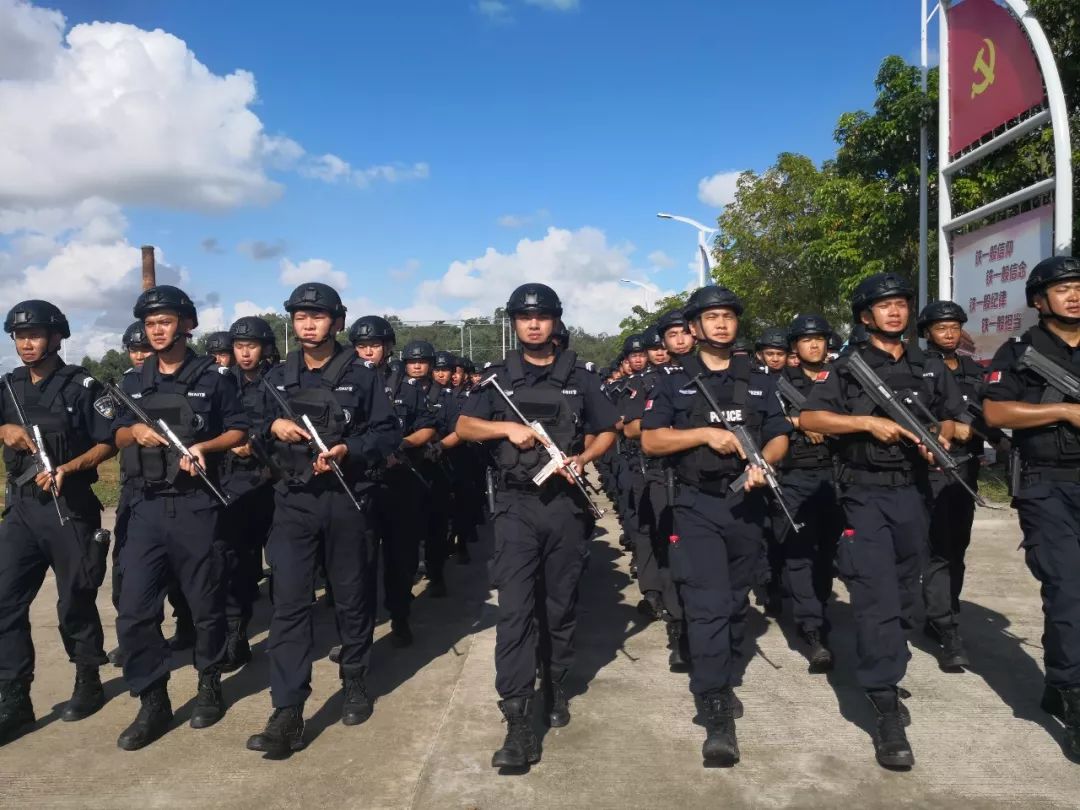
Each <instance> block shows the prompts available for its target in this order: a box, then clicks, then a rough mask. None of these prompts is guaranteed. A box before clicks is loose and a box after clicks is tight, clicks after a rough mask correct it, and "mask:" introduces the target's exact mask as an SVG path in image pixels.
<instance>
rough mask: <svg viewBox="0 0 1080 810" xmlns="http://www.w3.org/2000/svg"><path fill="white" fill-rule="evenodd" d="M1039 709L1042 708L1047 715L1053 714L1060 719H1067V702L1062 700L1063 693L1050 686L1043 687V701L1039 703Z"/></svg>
mask: <svg viewBox="0 0 1080 810" xmlns="http://www.w3.org/2000/svg"><path fill="white" fill-rule="evenodd" d="M1039 708H1041V709H1042V710H1043V711H1044V712H1046V713H1047V714H1052V715H1054V717H1057V718H1058V719H1063V718H1064V717H1065V701H1063V700H1062V699H1061V692H1059V691H1058V690H1057V689H1055V688H1054V687H1052V686H1051V685H1050V684H1046V685H1045V686H1043V694H1042V700H1041V701H1040V702H1039Z"/></svg>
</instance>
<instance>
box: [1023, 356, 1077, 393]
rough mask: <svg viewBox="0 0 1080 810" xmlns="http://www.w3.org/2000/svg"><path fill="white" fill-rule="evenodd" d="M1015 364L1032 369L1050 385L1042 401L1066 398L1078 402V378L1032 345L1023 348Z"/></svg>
mask: <svg viewBox="0 0 1080 810" xmlns="http://www.w3.org/2000/svg"><path fill="white" fill-rule="evenodd" d="M1016 365H1017V366H1019V367H1020V368H1026V369H1028V370H1029V371H1034V372H1035V373H1036V374H1038V375H1039V376H1040V377H1042V378H1043V380H1045V381H1046V383H1047V384H1048V385H1049V386H1050V389H1049V390H1048V391H1047V394H1049V395H1050V396H1049V397H1047V396H1045V395H1044V396H1043V402H1064V401H1065V399H1066V398H1068V399H1071V400H1072V401H1073V402H1080V378H1077V376H1076V375H1075V374H1071V373H1069V371H1068V369H1066V368H1064V367H1062V366H1060V365H1058V364H1057V363H1055V362H1054V361H1053V360H1051V359H1050V358H1049V357H1047V356H1046V355H1045V354H1043V353H1042V352H1040V351H1039V350H1038V349H1036V348H1035V347H1034V346H1028V347H1027V349H1025V350H1024V353H1023V354H1022V355H1020V359H1019V360H1017V361H1016ZM1051 392H1053V393H1051Z"/></svg>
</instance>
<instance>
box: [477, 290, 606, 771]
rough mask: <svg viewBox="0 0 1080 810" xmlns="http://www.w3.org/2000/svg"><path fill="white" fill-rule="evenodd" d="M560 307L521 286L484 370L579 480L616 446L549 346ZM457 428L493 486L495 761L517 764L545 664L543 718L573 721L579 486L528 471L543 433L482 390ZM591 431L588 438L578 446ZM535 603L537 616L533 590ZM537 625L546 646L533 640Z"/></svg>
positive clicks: (570, 356)
mask: <svg viewBox="0 0 1080 810" xmlns="http://www.w3.org/2000/svg"><path fill="white" fill-rule="evenodd" d="M562 311H563V310H562V303H561V302H560V301H559V297H558V295H556V293H555V291H554V290H553V289H551V288H550V287H548V286H547V285H544V284H535V283H530V284H524V285H522V286H520V287H518V288H517V289H516V290H514V292H513V293H512V294H511V295H510V299H509V301H508V302H507V305H506V313H507V315H508V316H510V317H511V318H513V321H514V330H515V334H516V335H517V338H518V342H519V343H520V345H521V348H520V349H518V350H515V351H512V352H510V353H509V354H508V355H507V356H506V358H505V360H503V362H501V363H497V364H495V365H493V366H492V367H491V368H490V369H489V374H492V373H493V374H495V375H496V379H495V383H494V384H495V385H498V386H500V387H501V388H502V389H503V390H504V391H506V392H507V393H508V394H509V395H510V396H511V397H512V400H513V401H514V403H515V404H516V405H517V407H518V408H519V409H520V410H521V411H522V412H523V413H524V414H525V415H526V416H527V417H529V418H530V419H535V420H538V421H540V422H541V423H542V424H543V425H544V427H545V429H546V431H547V433H548V435H549V436H550V437H551V440H552V442H554V444H555V445H556V446H557V447H558V448H559V449H560V450H562V451H563V452H564V453H566V455H567V456H569V461H568V464H572V465H574V468H575V469H576V470H577V472H578V473H579V474H582V471H583V470H584V467H585V465H587V464H588V463H589V462H591V461H593V460H594V459H596V458H599V457H600V456H601V455H603V454H604V453H605V452H606V451H607V450H608V449H609V448H610V447H611V445H612V443H613V442H614V439H615V433H614V428H615V422H616V419H617V414H616V412H615V410H614V408H612V406H611V404H610V403H609V402H608V401H607V400H606V399H605V398H604V396H603V394H602V393H601V392H600V381H599V379H598V378H597V377H596V375H595V374H594V373H593V372H592V370H591V367H590V366H588V365H586V364H585V363H583V362H580V361H578V359H577V356H576V355H575V354H574V352H573V351H570V350H564V351H556V350H555V349H554V347H553V345H552V343H551V335H552V332H553V331H554V330H555V327H556V325H557V324H558V322H559V321H560V319H561V318H562ZM456 431H457V433H458V435H459V436H460V437H461V438H462V439H464V440H466V441H483V442H488V443H489V447H491V450H492V454H493V456H494V458H495V460H496V465H497V467H498V473H499V477H500V479H501V481H500V487H499V492H498V494H497V496H496V504H495V551H494V557H493V559H492V570H491V573H492V580H493V582H494V584H495V587H496V588H497V589H498V591H499V618H498V625H497V629H496V641H495V672H496V675H495V688H496V689H497V691H498V693H499V697H500V698H501V700H500V702H499V708H500V709H501V710H502V713H503V716H504V717H505V718H506V722H507V733H506V739H505V741H504V742H503V745H502V747H501V748H500V749H499V750H497V751H496V752H495V754H494V756H493V757H492V761H491V764H492V766H493V767H499V768H522V767H526V766H528V765H529V764H531V763H534V762H537V761H538V760H539V758H540V751H539V744H538V741H537V738H536V735H535V733H534V732H533V730H532V727H531V709H532V702H533V695H534V688H535V678H536V672H537V663H538V662H537V650H538V648H542V649H544V651H545V654H546V656H549V658H550V660H545V661H542V662H541V663H542V664H543V665H544V667H543V669H544V672H545V684H544V688H545V693H546V697H547V698H548V706H547V707H546V708H547V709H548V711H547V720H548V722H549V723H550V725H552V726H555V727H558V726H565V725H566V724H567V723H568V722H570V711H569V702H568V699H567V695H566V681H565V679H566V673H567V672H568V670H569V669H570V667H571V666H572V664H573V659H574V631H575V628H576V626H577V615H576V607H577V587H578V581H579V579H580V577H581V572H582V569H583V561H584V552H585V545H586V542H587V540H588V532H589V531H590V527H591V525H592V519H591V515H590V513H589V508H588V505H587V503H586V502H585V499H584V497H583V496H582V495H581V493H580V491H579V490H578V489H577V488H576V487H575V486H573V485H572V484H571V483H570V482H569V481H568V480H567V479H566V478H565V477H564V476H568V475H569V473H565V472H558V473H555V474H553V475H552V476H551V477H550V478H548V479H547V481H545V482H544V483H543V484H542V485H541V486H537V485H536V484H535V483H533V480H532V479H533V476H534V475H535V474H536V472H537V471H538V470H540V469H541V468H543V467H544V466H545V464H546V463H547V461H548V460H549V456H548V453H547V452H545V450H544V448H543V447H541V446H540V444H541V442H542V439H541V437H540V435H539V434H538V433H537V432H536V431H535V430H533V429H532V428H530V427H529V426H527V425H524V424H521V422H520V421H519V420H518V418H517V417H516V416H515V415H514V414H513V412H512V411H511V410H510V409H509V408H508V406H507V405H506V404H505V400H504V399H503V397H502V396H500V395H499V394H498V393H497V392H495V391H493V390H491V389H490V388H487V389H482V390H481V391H478V392H476V393H475V394H472V395H470V396H469V398H468V400H467V402H466V404H465V408H464V410H463V412H462V414H461V415H460V416H459V417H458V420H457V427H456ZM589 436H593V437H594V438H593V439H591V440H588V441H587V438H588V437H589ZM538 592H542V594H543V598H544V604H543V606H542V607H543V610H542V611H541V615H542V617H543V619H545V621H542V622H538V621H536V620H535V618H534V617H535V614H536V610H537V604H536V599H537V593H538ZM538 627H539V628H541V632H544V634H545V635H546V636H547V640H546V641H545V640H543V639H538Z"/></svg>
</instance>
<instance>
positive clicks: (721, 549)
mask: <svg viewBox="0 0 1080 810" xmlns="http://www.w3.org/2000/svg"><path fill="white" fill-rule="evenodd" d="M681 363H682V366H681V367H680V368H678V369H673V370H672V371H671V372H670V373H669V374H666V375H664V376H662V377H661V378H660V379H659V381H658V384H657V385H656V387H655V388H654V389H653V391H652V395H651V398H650V399H649V400H647V401H646V403H645V413H644V417H643V420H642V429H643V430H657V429H660V428H668V427H673V428H676V429H679V430H685V429H689V428H699V427H721V426H722V424H721V422H720V417H719V415H718V414H714V413H712V411H711V409H710V408H709V405H708V402H707V401H706V400H705V397H704V396H702V395H701V393H699V391H698V389H697V387H696V385H692V384H691V380H693V379H694V377H695V376H697V375H698V374H704V379H705V380H706V381H707V382H706V384H707V385H708V386H709V389H710V392H711V393H713V395H714V396H715V397H716V400H717V403H718V404H719V405H720V406H721V407H722V408H725V409H727V411H728V413H727V416H728V418H729V419H731V420H732V421H736V422H742V423H744V424H745V425H746V426H747V428H748V429H749V430H750V432H751V434H752V435H754V436H755V438H756V439H757V440H758V442H759V445H760V446H761V447H764V446H765V445H766V444H767V443H768V442H769V441H770V440H772V439H773V438H775V437H777V436H783V435H786V434H788V433H789V432H790V431H791V424H790V423H789V422H788V421H787V420H786V419H785V418H784V415H783V412H782V411H781V409H780V403H779V402H778V401H777V399H776V394H775V386H774V382H773V380H772V379H770V377H769V376H768V375H766V374H761V373H759V372H758V371H756V370H753V369H752V368H751V362H750V360H749V358H747V357H745V356H743V355H735V356H733V357H732V358H731V363H730V365H729V366H728V368H726V369H725V370H723V371H710V370H709V369H707V368H706V367H705V365H704V364H703V363H702V362H701V360H700V359H699V358H698V357H697V356H696V355H686V356H684V357H682V358H681ZM672 463H673V464H674V465H675V469H676V476H677V481H678V483H677V492H676V497H675V509H674V534H673V537H672V538H671V548H670V550H669V555H670V561H671V573H672V576H673V578H674V580H675V582H676V584H677V585H678V588H679V596H680V598H681V599H682V604H683V611H684V613H685V616H686V622H687V629H688V631H689V640H690V656H691V661H692V662H693V669H692V670H691V674H690V690H691V691H692V692H693V693H694V694H695V695H701V696H705V695H709V694H710V693H719V692H721V691H722V690H725V689H726V688H728V687H731V686H734V685H738V684H737V680H738V676H739V672H740V671H741V666H737V662H738V663H741V662H740V661H739V659H740V658H741V657H742V656H743V655H744V651H743V650H742V639H743V635H744V633H745V629H746V616H747V611H748V608H749V599H748V595H749V593H750V588H751V586H753V584H754V580H755V577H756V576H757V574H758V572H759V570H760V566H761V559H762V555H763V554H764V551H765V542H766V527H765V524H766V519H767V513H768V507H767V504H766V500H765V499H766V497H767V496H766V495H765V494H764V493H763V492H761V491H760V490H755V491H753V492H750V493H744V492H743V491H742V490H739V491H738V492H734V493H733V492H731V490H730V489H729V485H730V484H731V483H732V482H733V481H735V479H737V478H738V477H739V476H740V475H741V474H742V472H743V469H744V467H745V463H744V462H743V460H742V459H741V458H739V456H738V455H737V454H730V455H724V456H721V455H719V454H717V453H716V452H714V451H713V450H712V449H710V448H709V447H707V446H700V447H695V448H694V449H692V450H689V451H687V452H685V453H681V454H679V455H677V456H673V457H672Z"/></svg>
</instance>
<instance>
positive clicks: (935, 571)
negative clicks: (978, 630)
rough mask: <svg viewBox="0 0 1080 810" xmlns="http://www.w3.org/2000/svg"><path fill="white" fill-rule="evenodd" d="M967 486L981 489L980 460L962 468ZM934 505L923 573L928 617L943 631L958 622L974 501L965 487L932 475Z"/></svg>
mask: <svg viewBox="0 0 1080 810" xmlns="http://www.w3.org/2000/svg"><path fill="white" fill-rule="evenodd" d="M960 472H961V475H963V477H964V480H965V481H967V483H968V485H969V486H970V487H971V488H972V489H975V490H976V491H977V490H978V486H979V462H978V459H975V460H974V461H971V462H968V463H967V464H965V465H964V466H963V467H962V468H961V471H960ZM930 487H931V492H932V493H933V495H934V504H933V507H932V508H931V511H930V554H929V559H928V560H927V563H926V568H925V569H924V570H923V601H924V602H925V603H926V618H927V619H928V620H929V621H931V622H932V623H933V624H934V626H935V627H938V628H939V629H944V628H946V627H954V626H956V623H957V618H956V610H957V608H958V607H959V604H960V590H961V588H963V586H964V571H965V566H964V554H965V553H966V552H967V548H968V546H969V545H971V524H972V523H973V522H974V520H975V501H974V500H972V498H971V495H969V494H968V493H967V491H965V490H964V488H963V487H962V486H961V485H960V484H958V483H955V482H954V481H953V480H952V479H951V478H948V477H947V476H946V475H944V474H943V473H931V475H930Z"/></svg>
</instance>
